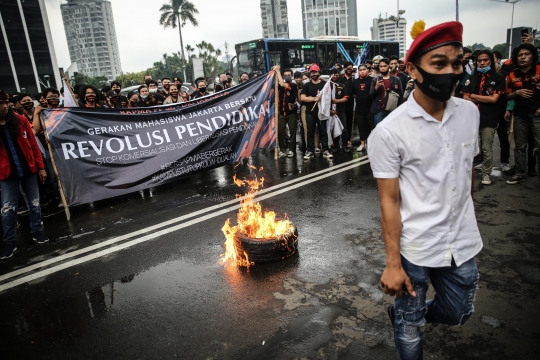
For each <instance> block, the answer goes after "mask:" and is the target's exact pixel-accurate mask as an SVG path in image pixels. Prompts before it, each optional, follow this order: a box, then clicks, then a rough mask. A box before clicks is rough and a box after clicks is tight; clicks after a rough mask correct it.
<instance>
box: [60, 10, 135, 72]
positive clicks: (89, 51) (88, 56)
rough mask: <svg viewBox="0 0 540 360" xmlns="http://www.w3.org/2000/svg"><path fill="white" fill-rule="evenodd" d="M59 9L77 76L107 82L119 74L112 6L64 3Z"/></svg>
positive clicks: (120, 68) (120, 69) (118, 57)
mask: <svg viewBox="0 0 540 360" xmlns="http://www.w3.org/2000/svg"><path fill="white" fill-rule="evenodd" d="M60 8H61V10H62V19H63V20H64V30H65V32H66V38H67V42H68V49H69V57H70V58H71V62H72V63H74V62H76V63H77V68H78V70H79V73H82V74H84V75H87V76H106V77H107V79H108V80H109V81H112V80H114V79H115V78H116V77H117V76H118V75H120V74H122V66H121V64H120V53H119V51H118V41H117V40H116V30H115V28H114V19H113V12H112V7H111V3H110V2H109V1H106V0H67V3H66V4H62V5H60ZM134 31H135V30H134Z"/></svg>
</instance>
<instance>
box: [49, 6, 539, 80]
mask: <svg viewBox="0 0 540 360" xmlns="http://www.w3.org/2000/svg"><path fill="white" fill-rule="evenodd" d="M191 1H192V2H193V3H194V4H195V6H196V7H197V9H198V10H199V15H198V17H197V19H198V21H199V26H198V27H196V28H194V27H193V26H191V25H189V24H188V25H186V27H184V28H183V38H184V46H185V45H186V44H190V45H191V46H193V47H195V44H197V43H199V42H201V41H202V40H205V41H207V42H210V43H211V44H213V45H214V47H216V48H220V49H221V50H222V52H223V53H224V52H225V47H224V46H223V45H224V44H225V42H227V43H229V52H230V53H231V54H234V44H236V43H241V42H245V41H248V40H253V39H257V38H260V37H262V27H261V10H260V1H259V0H233V1H221V0H191ZM45 2H46V4H47V14H48V16H49V22H50V26H51V31H52V33H53V39H54V47H55V50H56V56H57V59H58V66H60V67H63V68H67V67H69V65H70V60H69V52H68V47H67V40H66V35H65V32H64V25H63V23H62V15H61V13H60V4H61V3H64V2H66V1H65V0H45ZM167 2H168V1H167V0H111V3H112V8H113V13H114V22H115V27H116V36H117V38H118V46H119V48H120V59H121V63H122V70H123V71H124V72H136V71H142V70H146V69H147V68H149V67H151V66H152V64H153V63H154V62H155V61H158V60H160V58H161V57H162V54H164V53H171V52H176V51H179V50H180V41H179V36H178V29H174V30H173V29H163V27H162V26H160V25H159V16H160V13H159V8H160V7H161V5H162V4H163V3H167ZM455 3H456V2H455V0H401V1H400V8H401V9H403V10H405V11H406V13H405V15H404V17H405V18H406V19H407V28H408V29H409V30H410V27H411V26H412V24H413V23H414V21H415V20H418V19H422V20H424V21H425V22H426V24H427V27H430V26H433V25H435V24H438V23H441V22H444V21H451V20H455ZM287 4H288V5H287V6H288V14H289V29H290V31H289V36H290V37H291V38H302V37H303V34H302V13H301V0H287ZM396 9H397V1H396V0H358V36H360V37H361V38H362V39H365V40H370V39H371V32H370V30H369V28H370V27H371V26H372V24H373V18H375V17H378V15H379V13H382V16H383V17H384V16H386V14H388V15H394V14H395V13H396ZM511 14H512V5H510V4H504V3H497V2H493V1H489V0H460V14H459V16H460V21H461V22H462V23H463V25H464V42H465V44H466V45H469V44H473V43H475V42H477V43H484V45H486V46H490V47H492V46H494V45H495V44H499V43H503V42H505V41H506V29H507V28H509V27H510V21H511ZM539 18H540V0H522V1H520V2H519V3H517V4H516V6H515V14H514V27H518V26H529V27H533V28H538V21H539ZM411 41H412V39H411V38H410V37H409V38H408V40H407V48H408V47H409V46H410V43H411Z"/></svg>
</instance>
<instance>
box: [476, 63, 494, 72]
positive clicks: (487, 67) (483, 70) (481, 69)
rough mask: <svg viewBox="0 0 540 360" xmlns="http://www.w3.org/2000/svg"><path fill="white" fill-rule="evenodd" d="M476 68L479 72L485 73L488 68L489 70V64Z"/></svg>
mask: <svg viewBox="0 0 540 360" xmlns="http://www.w3.org/2000/svg"><path fill="white" fill-rule="evenodd" d="M476 70H478V72H481V73H482V74H485V73H487V72H488V71H489V70H491V65H488V66H486V67H485V68H481V67H479V68H478V69H476Z"/></svg>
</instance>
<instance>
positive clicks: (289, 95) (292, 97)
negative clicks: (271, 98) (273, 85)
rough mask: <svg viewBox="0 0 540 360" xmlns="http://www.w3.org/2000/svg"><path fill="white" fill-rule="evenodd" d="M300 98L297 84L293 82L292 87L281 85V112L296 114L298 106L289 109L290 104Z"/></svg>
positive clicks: (285, 114) (283, 113)
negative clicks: (287, 87)
mask: <svg viewBox="0 0 540 360" xmlns="http://www.w3.org/2000/svg"><path fill="white" fill-rule="evenodd" d="M297 99H298V88H297V86H296V84H291V88H290V89H286V88H285V87H283V86H281V85H280V86H279V113H280V114H282V115H284V116H287V115H291V114H296V108H295V109H293V110H289V104H295V105H296V100H297Z"/></svg>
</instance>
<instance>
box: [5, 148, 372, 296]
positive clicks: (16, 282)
mask: <svg viewBox="0 0 540 360" xmlns="http://www.w3.org/2000/svg"><path fill="white" fill-rule="evenodd" d="M366 158H367V157H363V158H360V159H366ZM360 159H355V160H353V161H349V162H347V163H345V164H350V163H354V164H353V165H349V166H346V167H344V164H340V165H338V166H335V167H332V168H329V169H325V170H322V171H319V172H317V173H314V174H311V175H307V176H304V177H301V178H298V179H294V180H291V181H288V182H286V183H283V184H279V185H276V186H274V187H272V188H268V189H264V190H262V191H260V192H259V194H261V193H263V192H268V191H270V190H276V189H278V188H280V187H285V186H286V185H287V187H285V188H284V189H281V190H277V191H272V192H271V193H270V194H266V195H262V196H257V197H256V198H255V200H257V201H262V200H264V199H268V198H271V197H274V196H276V195H279V194H282V193H284V192H287V191H290V190H294V189H297V188H299V187H302V186H305V185H308V184H311V183H313V182H315V181H318V180H322V179H324V178H327V177H330V176H332V175H335V174H339V173H341V172H344V171H347V170H350V169H353V168H355V167H358V166H360V165H363V164H367V163H368V162H369V160H365V161H361V162H358V160H360ZM338 168H339V169H338ZM330 170H332V171H330ZM324 172H326V173H327V174H324V175H320V176H317V177H314V176H315V175H316V174H320V173H324ZM309 177H311V179H309V180H307V178H309ZM301 180H303V181H301ZM299 181H301V182H299ZM293 183H297V184H295V185H292V186H291V184H293ZM230 203H236V205H233V206H230V207H228V208H226V209H223V210H220V211H218V212H213V213H211V214H208V215H205V216H203V217H200V218H197V219H194V220H190V221H187V222H185V223H182V224H178V225H176V226H173V227H170V228H167V229H164V230H161V231H158V232H154V233H152V234H148V235H145V236H143V237H141V238H138V239H135V240H131V241H128V242H125V243H124V244H120V245H117V246H114V247H110V248H108V249H105V250H102V251H99V252H96V253H93V254H90V255H87V256H84V257H81V258H79V259H74V260H71V261H68V262H66V263H64V264H60V265H57V266H54V267H52V268H49V269H45V270H42V271H38V272H36V273H34V274H31V275H27V276H24V277H22V278H20V279H17V280H14V281H12V282H8V283H5V284H2V285H0V292H2V291H4V290H7V289H10V288H12V287H15V286H17V285H20V284H23V283H26V282H28V281H32V280H35V279H38V278H41V277H43V276H47V275H50V274H53V273H55V272H57V271H60V270H63V269H66V268H69V267H72V266H75V265H78V264H81V263H84V262H86V261H90V260H93V259H96V258H99V257H102V256H105V255H108V254H110V253H113V252H117V251H120V250H122V249H125V248H128V247H131V246H133V245H136V244H139V243H142V242H146V241H149V240H152V239H155V238H157V237H159V236H161V235H165V234H168V233H171V232H173V231H177V230H180V229H183V228H185V227H188V226H191V225H194V224H197V223H199V222H202V221H205V220H208V219H211V218H214V217H216V216H220V215H222V214H226V213H228V212H230V211H233V210H236V209H238V208H239V207H240V205H239V200H238V199H235V200H231V201H228V202H226V203H223V204H219V205H215V206H211V207H209V208H206V209H203V210H199V211H196V212H193V213H191V214H188V215H184V216H181V217H178V218H176V219H172V220H169V221H165V222H163V223H160V224H157V225H154V226H151V227H148V228H145V229H142V230H139V231H135V232H133V233H130V234H126V235H123V236H119V237H116V238H113V239H111V240H107V241H104V242H102V243H99V244H96V245H92V246H89V247H86V248H84V249H81V250H77V251H73V252H70V253H68V254H64V255H60V256H57V257H55V258H53V259H49V260H46V261H43V262H40V263H36V264H34V265H31V266H28V267H25V268H22V269H19V270H16V271H13V272H11V273H8V274H4V275H2V276H1V277H0V281H2V280H5V279H9V278H12V277H15V276H18V275H21V274H24V273H27V272H30V271H32V270H36V269H39V268H42V267H44V266H47V265H50V264H53V263H55V262H59V261H62V260H66V259H69V258H71V257H75V256H77V255H80V254H83V253H85V252H89V251H92V250H96V249H99V248H101V247H104V246H108V245H111V244H113V243H116V242H119V241H121V240H125V239H128V238H130V237H133V236H136V235H139V234H141V233H146V232H149V231H151V230H154V229H158V228H161V227H163V226H166V225H170V224H173V223H176V222H179V221H181V220H183V219H186V218H190V217H193V216H196V215H198V214H203V213H205V212H208V211H211V210H215V209H217V208H221V207H224V206H226V205H227V204H230Z"/></svg>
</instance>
